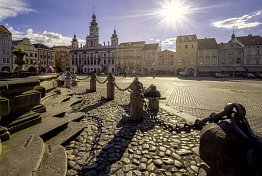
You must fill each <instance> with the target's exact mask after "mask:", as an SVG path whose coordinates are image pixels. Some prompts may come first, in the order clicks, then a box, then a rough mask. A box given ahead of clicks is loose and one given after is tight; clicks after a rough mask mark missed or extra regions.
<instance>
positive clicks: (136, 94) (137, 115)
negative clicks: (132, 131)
mask: <svg viewBox="0 0 262 176" xmlns="http://www.w3.org/2000/svg"><path fill="white" fill-rule="evenodd" d="M131 90H132V92H131V93H130V119H131V120H132V121H135V122H140V121H143V116H144V111H143V99H142V90H143V84H142V83H141V82H139V80H138V78H135V79H134V81H133V82H132V84H131Z"/></svg>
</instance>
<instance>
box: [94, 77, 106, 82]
mask: <svg viewBox="0 0 262 176" xmlns="http://www.w3.org/2000/svg"><path fill="white" fill-rule="evenodd" d="M96 81H97V82H98V83H100V84H104V83H106V81H107V78H106V80H105V81H103V82H101V81H99V80H98V79H97V77H96Z"/></svg>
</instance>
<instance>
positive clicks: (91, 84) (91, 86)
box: [90, 73, 96, 92]
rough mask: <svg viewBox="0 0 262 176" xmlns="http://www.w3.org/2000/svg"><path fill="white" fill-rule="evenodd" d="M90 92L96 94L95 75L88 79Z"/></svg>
mask: <svg viewBox="0 0 262 176" xmlns="http://www.w3.org/2000/svg"><path fill="white" fill-rule="evenodd" d="M90 92H96V74H95V73H93V74H92V75H91V79H90Z"/></svg>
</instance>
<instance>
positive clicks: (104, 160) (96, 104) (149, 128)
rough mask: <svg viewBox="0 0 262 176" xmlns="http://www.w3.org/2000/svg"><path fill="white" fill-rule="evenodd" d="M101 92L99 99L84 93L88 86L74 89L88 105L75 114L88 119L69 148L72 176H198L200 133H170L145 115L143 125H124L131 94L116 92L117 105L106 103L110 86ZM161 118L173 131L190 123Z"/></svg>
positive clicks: (77, 107) (168, 116) (166, 115)
mask: <svg viewBox="0 0 262 176" xmlns="http://www.w3.org/2000/svg"><path fill="white" fill-rule="evenodd" d="M101 79H102V78H101ZM130 82H131V81H129V82H128V83H129V84H130ZM85 83H86V84H87V85H88V81H82V83H81V84H82V85H84V84H85ZM119 85H120V86H121V87H122V88H125V86H124V85H125V84H119ZM97 86H98V88H97V93H85V89H86V88H89V87H88V86H87V87H83V86H79V87H78V88H74V89H73V91H75V93H76V94H77V95H76V96H81V97H82V98H83V99H84V101H83V102H82V103H81V104H76V105H74V107H73V109H72V111H83V112H85V113H86V116H85V118H84V119H83V120H82V123H84V124H86V127H85V129H84V131H83V132H82V133H81V134H80V135H79V136H78V137H77V138H76V139H75V140H73V141H71V142H70V143H69V144H68V145H67V146H66V152H67V157H68V175H88V176H89V175H119V176H120V175H121V176H122V175H127V176H131V175H136V176H140V175H145V176H147V175H148V176H156V175H175V176H182V175H184V176H185V175H196V172H197V169H198V166H199V163H200V160H199V157H198V156H197V154H196V151H197V147H198V143H199V131H192V132H190V133H185V132H182V133H180V134H177V133H175V132H174V133H170V132H168V131H166V130H164V129H163V128H162V127H160V126H157V125H156V124H155V123H154V122H153V121H152V119H151V118H149V117H148V115H146V114H145V116H144V121H143V122H141V123H138V124H133V123H131V122H124V121H123V119H125V118H123V117H125V116H127V114H128V111H129V108H128V102H129V93H128V92H126V93H123V92H120V91H118V90H116V96H115V97H116V99H115V100H113V101H110V102H107V101H104V99H103V96H105V93H106V92H105V87H103V86H105V85H99V84H98V85H97ZM127 86H128V84H126V87H127ZM157 117H158V118H160V119H162V120H164V121H165V122H168V123H170V124H173V125H175V124H177V123H178V124H183V123H184V122H185V120H184V119H183V118H181V117H178V116H176V115H174V114H171V113H169V112H166V111H164V110H161V111H160V112H159V113H158V115H157Z"/></svg>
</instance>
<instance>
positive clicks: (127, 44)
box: [120, 41, 146, 46]
mask: <svg viewBox="0 0 262 176" xmlns="http://www.w3.org/2000/svg"><path fill="white" fill-rule="evenodd" d="M145 43H146V42H145V41H138V42H125V43H120V46H137V45H144V44H145Z"/></svg>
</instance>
